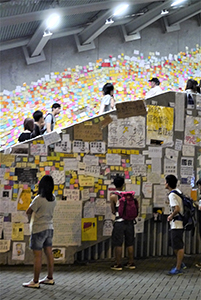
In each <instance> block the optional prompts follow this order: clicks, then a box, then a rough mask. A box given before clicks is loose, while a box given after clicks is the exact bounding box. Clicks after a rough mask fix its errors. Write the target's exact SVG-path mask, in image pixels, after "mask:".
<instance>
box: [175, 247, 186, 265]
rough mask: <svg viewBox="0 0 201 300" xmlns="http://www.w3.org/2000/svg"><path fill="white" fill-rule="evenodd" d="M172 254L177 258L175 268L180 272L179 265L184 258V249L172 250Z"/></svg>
mask: <svg viewBox="0 0 201 300" xmlns="http://www.w3.org/2000/svg"><path fill="white" fill-rule="evenodd" d="M174 253H175V254H176V256H177V264H176V268H177V270H180V269H181V263H182V261H183V258H184V249H179V250H174Z"/></svg>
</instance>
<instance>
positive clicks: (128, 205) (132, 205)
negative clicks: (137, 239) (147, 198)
mask: <svg viewBox="0 0 201 300" xmlns="http://www.w3.org/2000/svg"><path fill="white" fill-rule="evenodd" d="M115 194H116V195H117V196H118V198H119V207H118V213H119V217H120V218H122V219H124V220H127V221H134V220H135V218H136V217H137V216H138V201H137V199H135V198H134V195H135V192H120V193H115Z"/></svg>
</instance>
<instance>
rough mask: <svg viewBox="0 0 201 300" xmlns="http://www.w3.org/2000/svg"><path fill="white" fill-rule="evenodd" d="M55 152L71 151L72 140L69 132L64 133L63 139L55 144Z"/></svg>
mask: <svg viewBox="0 0 201 300" xmlns="http://www.w3.org/2000/svg"><path fill="white" fill-rule="evenodd" d="M54 151H55V152H61V153H71V141H70V140H69V134H63V135H62V140H61V141H60V142H58V143H56V144H55V147H54Z"/></svg>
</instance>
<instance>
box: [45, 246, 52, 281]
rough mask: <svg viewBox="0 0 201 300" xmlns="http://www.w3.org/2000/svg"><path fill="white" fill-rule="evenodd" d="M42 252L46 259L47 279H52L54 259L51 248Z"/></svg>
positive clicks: (46, 248)
mask: <svg viewBox="0 0 201 300" xmlns="http://www.w3.org/2000/svg"><path fill="white" fill-rule="evenodd" d="M44 252H45V255H46V257H47V272H48V275H47V276H48V278H49V279H53V270H54V257H53V253H52V247H45V248H44Z"/></svg>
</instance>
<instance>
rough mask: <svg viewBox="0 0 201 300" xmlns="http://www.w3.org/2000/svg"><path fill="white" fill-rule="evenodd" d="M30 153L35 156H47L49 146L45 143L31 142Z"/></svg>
mask: <svg viewBox="0 0 201 300" xmlns="http://www.w3.org/2000/svg"><path fill="white" fill-rule="evenodd" d="M30 153H31V155H33V156H37V155H40V156H42V155H43V156H46V155H47V146H46V145H45V144H31V145H30Z"/></svg>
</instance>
